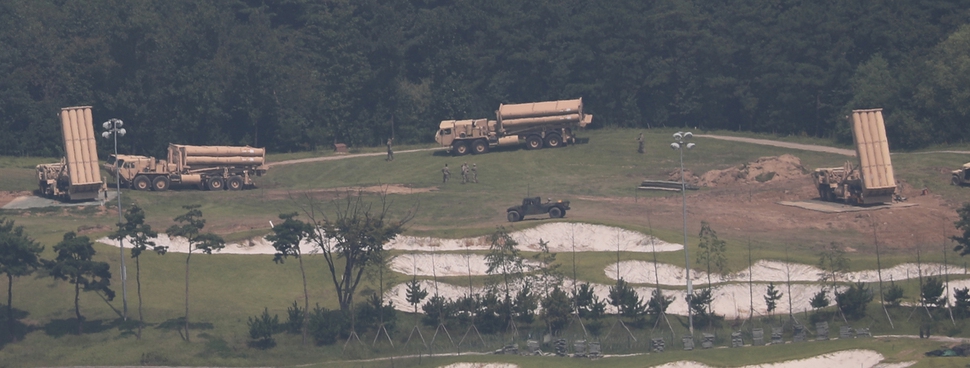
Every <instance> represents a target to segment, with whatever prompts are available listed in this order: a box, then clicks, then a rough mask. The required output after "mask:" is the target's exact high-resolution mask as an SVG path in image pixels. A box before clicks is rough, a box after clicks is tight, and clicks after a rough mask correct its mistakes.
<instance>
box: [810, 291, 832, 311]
mask: <svg viewBox="0 0 970 368" xmlns="http://www.w3.org/2000/svg"><path fill="white" fill-rule="evenodd" d="M808 304H809V305H811V306H812V309H815V311H816V312H817V311H818V310H819V309H822V308H825V307H828V306H829V296H828V294H826V293H825V289H820V290H819V291H818V292H817V293H815V295H812V299H811V300H809V301H808Z"/></svg>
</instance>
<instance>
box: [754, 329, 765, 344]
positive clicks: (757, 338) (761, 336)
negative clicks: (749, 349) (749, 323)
mask: <svg viewBox="0 0 970 368" xmlns="http://www.w3.org/2000/svg"><path fill="white" fill-rule="evenodd" d="M751 339H752V340H754V346H762V345H764V344H765V330H764V329H760V328H754V329H751Z"/></svg>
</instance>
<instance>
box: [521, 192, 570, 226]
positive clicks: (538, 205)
mask: <svg viewBox="0 0 970 368" xmlns="http://www.w3.org/2000/svg"><path fill="white" fill-rule="evenodd" d="M568 209H569V201H564V200H558V201H556V202H553V201H552V199H549V200H548V201H547V202H546V203H542V198H540V197H529V198H523V199H522V204H521V205H518V206H512V207H509V209H507V210H505V212H506V216H507V218H508V219H509V222H516V221H521V220H522V219H523V218H525V216H528V215H541V214H546V213H548V214H549V218H561V217H563V216H566V210H568Z"/></svg>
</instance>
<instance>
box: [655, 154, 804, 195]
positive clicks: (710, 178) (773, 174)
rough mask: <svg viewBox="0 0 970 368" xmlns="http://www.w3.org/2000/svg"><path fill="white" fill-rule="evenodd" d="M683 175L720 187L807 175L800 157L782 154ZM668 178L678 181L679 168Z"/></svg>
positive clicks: (698, 181) (690, 179)
mask: <svg viewBox="0 0 970 368" xmlns="http://www.w3.org/2000/svg"><path fill="white" fill-rule="evenodd" d="M684 175H685V177H686V179H687V181H688V182H689V183H691V184H694V185H699V186H705V187H721V186H733V185H745V184H751V183H766V182H770V181H778V180H788V179H796V178H803V177H807V176H808V170H806V169H805V167H804V166H802V161H801V159H799V158H798V157H795V156H792V155H789V154H784V155H781V156H777V157H762V158H759V159H757V160H755V161H753V162H749V163H746V164H741V165H738V166H734V167H729V168H727V169H724V170H711V171H708V172H706V173H704V174H703V175H701V176H700V177H698V176H696V175H694V174H693V173H690V172H685V173H684ZM668 178H669V179H670V180H677V181H679V180H680V170H675V171H672V172H670V173H669V175H668Z"/></svg>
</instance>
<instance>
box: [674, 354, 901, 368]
mask: <svg viewBox="0 0 970 368" xmlns="http://www.w3.org/2000/svg"><path fill="white" fill-rule="evenodd" d="M882 360H883V356H882V354H879V353H877V352H875V351H872V350H858V349H856V350H844V351H838V352H835V353H829V354H822V355H819V356H815V357H811V358H808V359H800V360H789V361H784V362H778V363H768V364H757V365H746V366H744V367H742V368H815V367H826V368H842V367H844V368H859V367H862V368H871V367H898V368H903V367H909V366H911V365H913V364H916V362H906V363H897V364H880V362H881V361H882ZM710 367H711V366H709V365H706V364H702V363H698V362H692V361H679V362H673V363H667V364H664V365H661V366H658V368H710Z"/></svg>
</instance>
